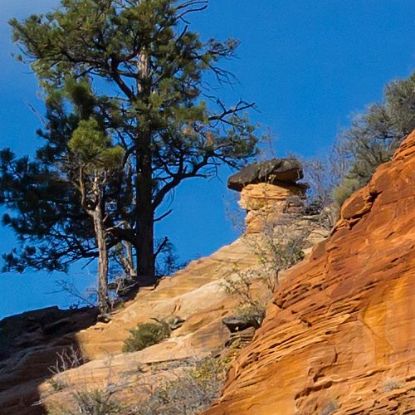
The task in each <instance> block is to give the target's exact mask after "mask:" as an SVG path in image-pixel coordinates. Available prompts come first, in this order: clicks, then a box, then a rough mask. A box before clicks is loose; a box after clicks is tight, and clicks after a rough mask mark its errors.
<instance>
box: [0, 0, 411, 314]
mask: <svg viewBox="0 0 415 415" xmlns="http://www.w3.org/2000/svg"><path fill="white" fill-rule="evenodd" d="M57 4H58V1H56V0H36V1H35V2H33V1H30V0H0V62H1V67H0V68H1V69H0V92H1V94H0V123H1V130H0V147H6V146H10V147H12V148H13V149H14V150H15V151H16V152H17V153H19V154H24V153H30V152H32V151H33V149H34V148H35V147H36V144H37V139H36V136H35V133H34V132H35V130H36V128H38V127H39V120H38V115H36V113H34V112H32V111H31V109H30V107H31V106H33V107H35V108H39V110H40V111H41V103H40V101H39V100H38V98H37V96H38V91H37V85H36V80H35V78H34V76H33V74H31V73H30V69H29V68H28V67H26V66H24V65H22V64H19V63H17V62H15V61H14V60H13V58H12V57H11V53H12V51H13V45H12V42H11V40H10V31H9V28H8V25H7V24H6V22H7V21H8V20H9V19H10V18H11V17H18V18H22V17H24V16H27V15H28V14H30V13H37V12H42V11H47V10H49V9H50V8H51V7H55V6H56V5H57ZM192 21H193V23H194V25H193V29H194V30H197V31H199V32H201V34H202V36H203V37H204V38H205V39H207V38H209V37H216V38H220V39H223V38H227V37H234V38H237V39H239V40H240V41H241V46H240V48H239V51H238V58H237V59H233V60H232V61H230V62H228V63H227V66H228V67H229V68H230V69H231V70H232V71H233V72H234V73H235V75H236V76H237V78H238V80H239V82H238V83H237V84H236V85H234V86H233V87H232V88H228V89H223V90H221V89H219V90H218V94H219V95H221V96H222V97H224V98H225V99H226V100H228V102H231V100H232V99H239V98H240V97H242V98H244V99H247V100H251V101H254V102H255V103H256V105H257V108H258V110H257V111H256V112H255V113H253V114H252V118H253V120H254V121H255V122H256V123H259V124H260V125H261V127H262V128H263V129H267V130H269V131H270V132H271V133H272V136H273V147H274V149H275V151H276V153H277V155H281V156H283V155H285V154H287V153H297V154H301V155H303V156H311V155H314V154H321V153H324V151H325V150H327V148H328V147H329V146H330V144H331V143H332V142H333V140H334V138H335V136H336V134H337V133H338V131H339V130H340V129H341V128H343V127H347V125H348V122H349V121H350V116H351V114H352V113H354V112H356V111H360V110H362V109H363V108H364V107H365V106H366V105H367V104H369V103H371V102H375V101H378V100H380V99H381V96H382V91H383V87H384V85H385V84H386V83H387V82H388V81H390V80H392V79H396V78H402V77H406V76H408V75H409V74H410V73H411V72H412V71H413V70H414V68H415V43H414V42H413V39H414V38H415V4H414V2H413V1H404V0H393V1H392V0H350V1H344V0H313V1H312V0H258V1H257V2H255V3H253V2H252V1H250V0H210V5H209V9H208V10H207V11H206V12H205V13H203V14H199V15H198V16H195V17H194V18H193V19H192ZM226 174H227V173H226V172H223V173H222V177H221V178H220V179H214V180H209V181H201V180H193V181H190V182H188V183H186V184H185V185H183V186H182V187H180V188H179V189H178V190H177V192H176V194H175V198H174V205H173V207H174V209H175V211H174V214H173V215H171V216H170V217H169V218H168V219H167V220H166V221H165V222H164V223H163V224H161V225H160V227H159V229H158V230H159V233H160V236H162V235H164V234H168V235H169V236H170V238H171V240H172V241H173V242H174V243H175V245H176V247H177V250H178V253H179V254H180V256H181V258H182V259H183V260H186V259H189V258H195V257H197V256H200V255H207V254H209V253H211V252H213V251H214V250H215V249H217V248H218V247H220V246H222V245H224V244H226V243H229V242H231V241H232V240H233V239H234V238H235V237H236V232H235V230H234V229H233V227H232V224H231V221H230V220H229V218H227V214H226V211H227V207H228V206H229V205H232V203H234V199H235V198H234V195H233V194H232V193H231V192H230V191H228V190H227V189H226V185H225V181H226ZM1 235H2V238H1V239H0V251H1V252H4V251H7V250H8V249H10V247H12V246H13V244H14V243H15V241H14V238H13V235H11V234H10V232H9V231H8V230H7V229H1ZM94 275H95V267H94V266H93V265H91V266H89V267H87V268H86V269H80V267H75V268H74V269H73V270H72V271H71V274H70V275H69V276H67V277H65V276H62V275H47V274H45V273H36V274H35V273H26V274H24V275H11V274H6V275H0V289H1V290H2V292H3V294H5V295H3V299H2V302H0V318H1V317H3V316H5V315H9V314H13V313H16V312H21V311H23V310H27V309H32V308H36V307H42V306H48V305H53V304H55V303H56V304H59V305H62V306H68V305H69V304H71V302H73V301H74V300H73V299H70V298H67V297H66V296H65V295H64V294H62V293H59V294H57V293H54V294H51V292H53V291H56V289H57V287H56V284H55V281H56V279H61V278H67V279H69V280H70V281H74V282H75V283H76V284H77V285H78V286H79V287H80V289H84V288H85V287H86V286H88V285H90V284H91V283H92V281H93V280H94V278H95V277H94Z"/></svg>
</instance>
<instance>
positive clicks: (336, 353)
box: [206, 133, 415, 415]
mask: <svg viewBox="0 0 415 415" xmlns="http://www.w3.org/2000/svg"><path fill="white" fill-rule="evenodd" d="M414 300H415V133H412V134H411V135H410V136H409V137H408V138H407V139H406V140H405V142H404V143H403V144H402V146H401V147H400V149H399V150H398V151H397V153H396V154H395V156H394V158H393V160H392V161H391V162H389V163H387V164H385V165H382V166H381V167H380V168H379V169H378V170H377V172H376V173H375V175H374V177H373V178H372V180H371V181H370V183H369V184H368V185H367V186H366V187H365V188H363V189H361V190H360V191H358V192H357V193H356V194H354V195H353V196H352V197H351V198H350V199H349V200H348V201H346V203H345V205H344V207H343V209H342V214H341V219H340V221H339V222H338V224H337V226H336V228H335V230H334V232H333V234H332V236H331V238H330V239H329V240H328V241H326V242H324V243H322V244H320V245H319V246H317V247H316V248H315V249H314V251H313V253H312V255H311V257H310V258H309V259H308V260H306V261H304V262H303V263H301V264H299V265H298V266H296V267H295V268H293V269H292V271H290V272H289V273H288V275H287V276H286V278H285V279H284V281H283V282H282V284H281V286H280V288H279V290H278V291H277V293H276V295H275V297H274V301H273V304H272V305H270V306H269V308H268V311H267V318H266V320H265V322H264V324H263V326H262V327H261V329H260V330H259V331H258V332H257V334H256V337H255V339H254V342H253V343H252V344H251V345H250V346H248V348H247V349H245V350H244V351H243V352H242V354H241V355H240V357H239V359H238V360H237V362H236V364H235V365H234V367H233V369H232V371H231V373H230V374H229V379H228V382H227V386H226V388H225V391H224V394H223V397H222V398H221V400H220V401H219V402H218V404H217V405H216V406H215V407H213V408H212V409H210V410H209V411H208V412H207V413H206V415H241V414H246V415H290V414H301V415H307V414H310V415H311V414H313V415H314V414H317V415H329V414H347V415H352V414H356V415H357V414H371V415H384V414H415V306H414Z"/></svg>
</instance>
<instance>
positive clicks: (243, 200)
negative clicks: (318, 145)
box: [228, 159, 307, 235]
mask: <svg viewBox="0 0 415 415" xmlns="http://www.w3.org/2000/svg"><path fill="white" fill-rule="evenodd" d="M302 178H303V169H302V166H301V163H300V162H299V161H298V160H296V159H273V160H269V161H265V162H262V163H255V164H251V165H249V166H247V167H245V168H244V169H242V170H241V171H240V172H238V173H236V174H234V175H233V176H231V177H230V178H229V180H228V187H229V188H230V189H232V190H236V191H238V192H241V197H240V202H239V204H240V206H241V207H242V208H243V209H245V210H246V212H247V215H246V218H245V233H246V234H248V235H249V234H259V233H261V232H264V230H266V229H267V228H269V227H274V226H275V225H276V224H278V223H279V222H281V221H284V220H285V219H284V217H285V216H288V217H291V216H292V215H296V214H297V215H298V214H301V213H302V211H303V210H304V199H305V191H306V190H307V186H306V185H305V184H302V183H297V182H298V180H300V179H302Z"/></svg>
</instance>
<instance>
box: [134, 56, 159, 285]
mask: <svg viewBox="0 0 415 415" xmlns="http://www.w3.org/2000/svg"><path fill="white" fill-rule="evenodd" d="M137 71H138V77H137V91H138V97H139V98H140V99H141V100H142V101H144V102H147V101H148V99H149V97H150V95H151V82H149V77H150V62H149V57H148V52H147V51H146V50H145V49H142V50H141V51H140V53H139V56H138V62H137ZM137 122H138V130H137V141H136V153H135V157H136V166H137V179H136V205H135V209H136V235H137V236H136V238H137V241H136V250H137V276H138V282H139V284H140V285H152V284H154V283H155V278H156V270H155V264H154V262H155V258H154V208H153V163H152V162H153V160H152V149H151V139H152V133H151V130H150V129H149V127H147V126H142V125H141V123H140V120H139V119H138V120H137Z"/></svg>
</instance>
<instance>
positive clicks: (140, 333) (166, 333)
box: [122, 321, 171, 353]
mask: <svg viewBox="0 0 415 415" xmlns="http://www.w3.org/2000/svg"><path fill="white" fill-rule="evenodd" d="M170 333H171V330H170V327H169V325H168V324H167V323H165V322H163V321H160V322H155V323H143V324H139V325H138V326H137V327H136V328H135V329H132V330H130V337H128V338H127V339H126V341H125V342H124V346H123V349H122V350H123V352H124V353H129V352H136V351H139V350H143V349H145V348H146V347H149V346H152V345H154V344H157V343H160V342H161V341H162V340H164V339H167V338H168V337H170Z"/></svg>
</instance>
